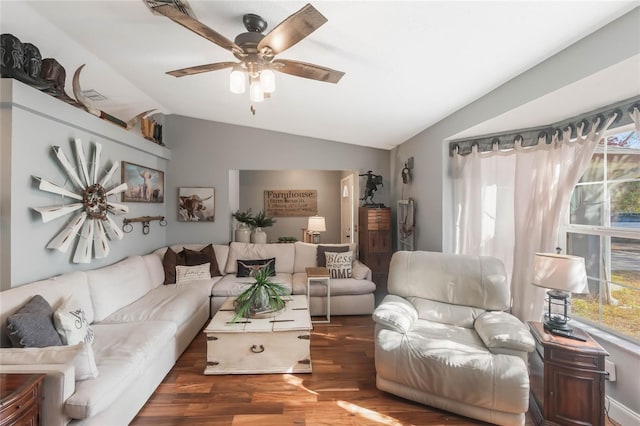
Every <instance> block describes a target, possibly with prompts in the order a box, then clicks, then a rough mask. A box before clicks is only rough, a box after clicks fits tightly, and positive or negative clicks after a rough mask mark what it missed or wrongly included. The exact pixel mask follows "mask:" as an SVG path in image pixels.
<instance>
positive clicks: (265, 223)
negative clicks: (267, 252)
mask: <svg viewBox="0 0 640 426" xmlns="http://www.w3.org/2000/svg"><path fill="white" fill-rule="evenodd" d="M274 223H276V220H275V219H274V218H272V217H268V216H267V215H266V214H265V213H264V211H261V212H260V213H258V214H257V215H255V216H254V217H253V219H252V220H251V226H252V227H253V233H252V234H251V242H252V243H257V244H265V243H266V242H267V233H266V232H264V231H263V230H262V228H266V227H269V226H273V224H274Z"/></svg>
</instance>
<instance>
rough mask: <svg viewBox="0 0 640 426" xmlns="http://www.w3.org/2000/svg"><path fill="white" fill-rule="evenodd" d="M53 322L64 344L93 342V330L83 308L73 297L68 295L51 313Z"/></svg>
mask: <svg viewBox="0 0 640 426" xmlns="http://www.w3.org/2000/svg"><path fill="white" fill-rule="evenodd" d="M53 323H54V324H55V326H56V330H58V334H59V335H60V338H61V339H62V343H63V344H65V345H77V344H78V343H81V342H85V343H93V330H92V329H91V326H90V325H89V322H88V321H87V318H85V315H84V309H82V308H81V307H80V304H78V303H77V302H76V301H75V300H74V299H73V297H69V298H68V299H67V300H65V302H64V303H63V304H62V306H60V307H59V308H58V309H57V310H56V311H55V312H54V313H53Z"/></svg>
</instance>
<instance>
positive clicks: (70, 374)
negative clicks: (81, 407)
mask: <svg viewBox="0 0 640 426" xmlns="http://www.w3.org/2000/svg"><path fill="white" fill-rule="evenodd" d="M0 373H3V374H14V373H16V374H18V373H25V374H27V373H28V374H37V373H42V374H46V377H45V379H44V382H43V384H42V395H43V396H44V398H43V399H42V402H41V412H40V413H41V415H40V421H41V423H42V424H43V425H53V426H64V425H66V424H67V423H68V422H69V418H68V417H67V415H66V414H64V403H65V401H66V400H67V399H69V397H70V396H71V395H72V394H73V393H74V392H75V389H76V382H75V371H74V367H73V365H71V364H35V365H33V364H31V365H28V364H24V365H6V364H5V365H0Z"/></svg>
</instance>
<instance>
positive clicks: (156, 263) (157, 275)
mask: <svg viewBox="0 0 640 426" xmlns="http://www.w3.org/2000/svg"><path fill="white" fill-rule="evenodd" d="M142 260H144V264H145V266H146V267H147V272H148V273H149V280H150V281H151V286H153V287H154V288H155V287H158V286H160V285H162V284H164V267H163V265H162V257H161V256H158V255H156V254H153V253H151V254H147V255H144V256H142Z"/></svg>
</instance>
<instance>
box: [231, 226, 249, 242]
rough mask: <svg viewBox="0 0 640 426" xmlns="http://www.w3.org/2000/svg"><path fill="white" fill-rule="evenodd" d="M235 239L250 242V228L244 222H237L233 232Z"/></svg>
mask: <svg viewBox="0 0 640 426" xmlns="http://www.w3.org/2000/svg"><path fill="white" fill-rule="evenodd" d="M235 235H236V241H237V242H239V243H249V242H251V228H249V225H247V224H246V223H239V224H238V228H237V229H236V232H235Z"/></svg>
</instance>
